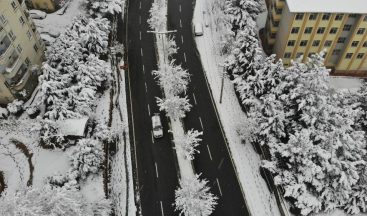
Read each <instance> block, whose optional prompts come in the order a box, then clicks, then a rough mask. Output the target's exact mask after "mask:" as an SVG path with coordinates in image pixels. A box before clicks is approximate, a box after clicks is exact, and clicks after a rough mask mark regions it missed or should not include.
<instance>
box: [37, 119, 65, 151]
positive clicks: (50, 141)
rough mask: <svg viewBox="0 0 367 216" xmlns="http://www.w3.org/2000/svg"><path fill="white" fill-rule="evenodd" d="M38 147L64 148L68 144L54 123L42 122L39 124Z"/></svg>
mask: <svg viewBox="0 0 367 216" xmlns="http://www.w3.org/2000/svg"><path fill="white" fill-rule="evenodd" d="M39 130H40V145H41V146H42V147H43V148H52V149H53V148H62V149H64V148H66V147H68V145H69V142H68V141H67V140H66V139H65V136H64V135H63V134H61V132H60V129H59V127H58V126H57V124H56V123H55V122H54V121H50V120H46V119H45V120H43V121H41V122H40V129H39Z"/></svg>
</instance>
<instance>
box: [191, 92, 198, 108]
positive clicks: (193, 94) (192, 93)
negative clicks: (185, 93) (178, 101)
mask: <svg viewBox="0 0 367 216" xmlns="http://www.w3.org/2000/svg"><path fill="white" fill-rule="evenodd" d="M192 96H193V97H194V103H195V105H198V103H197V102H196V97H195V94H194V93H192Z"/></svg>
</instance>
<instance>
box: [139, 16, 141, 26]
mask: <svg viewBox="0 0 367 216" xmlns="http://www.w3.org/2000/svg"><path fill="white" fill-rule="evenodd" d="M139 24H141V16H139Z"/></svg>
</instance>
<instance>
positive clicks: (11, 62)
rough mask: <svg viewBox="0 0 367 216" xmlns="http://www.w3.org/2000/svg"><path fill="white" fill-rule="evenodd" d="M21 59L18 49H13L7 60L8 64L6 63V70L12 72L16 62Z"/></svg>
mask: <svg viewBox="0 0 367 216" xmlns="http://www.w3.org/2000/svg"><path fill="white" fill-rule="evenodd" d="M18 60H19V55H18V53H17V51H15V50H13V52H12V54H11V55H10V56H9V58H8V60H7V65H6V69H5V70H6V72H8V73H11V72H12V71H13V69H14V67H15V65H16V63H17V62H18Z"/></svg>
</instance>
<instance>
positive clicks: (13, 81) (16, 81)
mask: <svg viewBox="0 0 367 216" xmlns="http://www.w3.org/2000/svg"><path fill="white" fill-rule="evenodd" d="M27 71H28V66H27V65H26V64H22V66H20V68H19V70H18V71H17V73H16V74H15V76H13V77H12V78H8V79H6V84H7V85H8V86H9V87H16V86H19V85H21V84H22V83H23V78H24V77H25V75H26V74H27Z"/></svg>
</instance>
